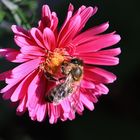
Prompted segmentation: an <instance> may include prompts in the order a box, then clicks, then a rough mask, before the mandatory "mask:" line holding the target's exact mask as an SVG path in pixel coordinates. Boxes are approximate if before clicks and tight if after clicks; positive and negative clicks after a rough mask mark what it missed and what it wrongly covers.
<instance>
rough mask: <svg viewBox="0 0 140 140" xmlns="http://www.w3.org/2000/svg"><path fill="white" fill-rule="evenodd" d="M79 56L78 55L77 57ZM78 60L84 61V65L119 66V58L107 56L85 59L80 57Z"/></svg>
mask: <svg viewBox="0 0 140 140" xmlns="http://www.w3.org/2000/svg"><path fill="white" fill-rule="evenodd" d="M79 56H80V55H79ZM80 58H81V59H82V60H83V61H84V63H86V64H92V65H93V64H94V65H105V66H112V65H117V64H119V58H117V57H112V56H107V55H98V54H97V55H95V54H94V55H93V56H92V57H91V56H88V57H85V56H80Z"/></svg>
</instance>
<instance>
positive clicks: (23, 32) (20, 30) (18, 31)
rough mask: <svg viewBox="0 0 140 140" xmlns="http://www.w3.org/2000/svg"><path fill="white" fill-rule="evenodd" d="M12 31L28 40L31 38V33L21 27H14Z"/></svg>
mask: <svg viewBox="0 0 140 140" xmlns="http://www.w3.org/2000/svg"><path fill="white" fill-rule="evenodd" d="M11 29H12V31H13V32H14V33H15V34H16V35H20V36H24V37H26V38H28V37H29V32H28V31H27V30H25V29H23V28H22V27H20V26H17V25H12V26H11Z"/></svg>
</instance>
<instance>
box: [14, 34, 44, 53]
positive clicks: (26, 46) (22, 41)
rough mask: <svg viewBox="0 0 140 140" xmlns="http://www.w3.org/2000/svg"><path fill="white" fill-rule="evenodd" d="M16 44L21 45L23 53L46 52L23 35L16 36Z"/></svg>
mask: <svg viewBox="0 0 140 140" xmlns="http://www.w3.org/2000/svg"><path fill="white" fill-rule="evenodd" d="M14 39H15V42H16V44H17V45H18V46H19V47H21V50H20V51H21V52H22V53H23V54H30V55H35V56H36V55H37V56H41V55H42V54H43V53H44V50H43V49H41V48H40V47H38V46H37V45H36V43H35V42H34V41H32V40H31V39H27V38H25V37H22V36H15V37H14Z"/></svg>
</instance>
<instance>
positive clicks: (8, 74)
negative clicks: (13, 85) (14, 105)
mask: <svg viewBox="0 0 140 140" xmlns="http://www.w3.org/2000/svg"><path fill="white" fill-rule="evenodd" d="M10 77H11V70H9V71H6V72H3V73H1V74H0V81H4V80H5V79H6V78H10Z"/></svg>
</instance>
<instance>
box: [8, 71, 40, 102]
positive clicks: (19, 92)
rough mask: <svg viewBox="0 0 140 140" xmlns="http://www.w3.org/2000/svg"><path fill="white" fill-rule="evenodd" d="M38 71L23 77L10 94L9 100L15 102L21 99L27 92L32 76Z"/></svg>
mask: <svg viewBox="0 0 140 140" xmlns="http://www.w3.org/2000/svg"><path fill="white" fill-rule="evenodd" d="M37 72H38V71H33V72H31V73H30V74H29V75H28V76H27V77H25V79H24V80H23V81H22V82H21V83H19V85H18V86H17V88H16V90H15V91H14V92H13V94H12V96H11V101H12V102H16V101H18V100H19V99H21V98H22V97H23V96H25V95H26V94H27V90H28V86H29V84H30V82H31V81H32V80H33V78H34V76H35V75H36V73H37Z"/></svg>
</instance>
